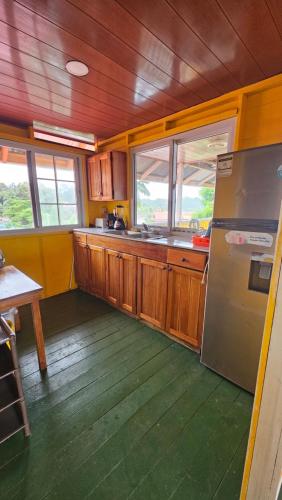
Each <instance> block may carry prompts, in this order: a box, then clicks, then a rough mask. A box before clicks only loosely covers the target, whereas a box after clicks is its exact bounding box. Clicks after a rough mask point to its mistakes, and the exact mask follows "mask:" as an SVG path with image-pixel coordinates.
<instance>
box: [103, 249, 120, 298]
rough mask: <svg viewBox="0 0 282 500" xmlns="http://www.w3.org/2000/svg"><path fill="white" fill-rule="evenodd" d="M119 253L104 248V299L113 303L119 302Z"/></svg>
mask: <svg viewBox="0 0 282 500" xmlns="http://www.w3.org/2000/svg"><path fill="white" fill-rule="evenodd" d="M119 257H120V254H119V253H118V252H115V251H114V250H108V249H106V250H105V259H106V299H107V300H108V301H109V302H112V304H114V305H118V304H119V293H120V290H119V288H120V286H119V280H120V271H119V269H120V258H119Z"/></svg>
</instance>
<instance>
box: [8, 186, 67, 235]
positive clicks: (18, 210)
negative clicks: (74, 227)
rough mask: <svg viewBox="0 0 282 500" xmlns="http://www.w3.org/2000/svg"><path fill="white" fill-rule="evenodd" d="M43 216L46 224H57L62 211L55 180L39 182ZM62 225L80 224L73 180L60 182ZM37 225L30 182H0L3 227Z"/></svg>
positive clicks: (22, 227)
mask: <svg viewBox="0 0 282 500" xmlns="http://www.w3.org/2000/svg"><path fill="white" fill-rule="evenodd" d="M39 182H41V183H40V184H39V195H40V201H41V202H42V203H44V205H41V216H42V222H43V225H44V226H52V225H57V224H58V223H59V220H58V211H57V207H56V205H52V203H56V202H57V195H56V188H55V182H54V181H49V180H46V181H45V180H44V181H39ZM58 191H59V200H60V202H61V203H62V205H60V219H61V224H66V225H68V224H76V223H77V211H76V206H75V203H76V197H75V184H74V183H73V182H63V181H62V182H58ZM31 227H34V224H33V213H32V204H31V199H30V191H29V184H28V182H21V183H18V184H15V183H12V184H9V185H7V184H4V183H0V229H24V228H31Z"/></svg>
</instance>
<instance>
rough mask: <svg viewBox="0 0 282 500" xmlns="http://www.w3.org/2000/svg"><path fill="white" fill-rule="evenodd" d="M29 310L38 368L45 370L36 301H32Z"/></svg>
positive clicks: (37, 302)
mask: <svg viewBox="0 0 282 500" xmlns="http://www.w3.org/2000/svg"><path fill="white" fill-rule="evenodd" d="M31 310H32V319H33V327H34V334H35V340H36V347H37V356H38V363H39V368H40V370H46V368H47V363H46V355H45V344H44V337H43V331H42V322H41V314H40V306H39V300H38V299H33V300H32V303H31Z"/></svg>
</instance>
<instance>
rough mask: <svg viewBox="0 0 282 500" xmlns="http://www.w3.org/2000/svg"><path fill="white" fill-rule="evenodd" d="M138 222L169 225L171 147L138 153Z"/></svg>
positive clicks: (136, 162)
mask: <svg viewBox="0 0 282 500" xmlns="http://www.w3.org/2000/svg"><path fill="white" fill-rule="evenodd" d="M135 169H136V170H135V172H136V221H137V224H142V223H143V222H145V223H146V224H150V225H155V226H167V225H168V194H169V147H168V146H164V147H161V148H157V149H151V150H148V151H144V152H141V153H140V154H136V160H135Z"/></svg>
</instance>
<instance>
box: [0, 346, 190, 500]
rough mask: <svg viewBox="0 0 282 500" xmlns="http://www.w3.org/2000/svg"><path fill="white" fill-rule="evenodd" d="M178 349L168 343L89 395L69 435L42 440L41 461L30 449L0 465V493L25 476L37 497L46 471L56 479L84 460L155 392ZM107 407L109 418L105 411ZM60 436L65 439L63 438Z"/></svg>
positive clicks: (22, 479) (19, 481) (11, 487)
mask: <svg viewBox="0 0 282 500" xmlns="http://www.w3.org/2000/svg"><path fill="white" fill-rule="evenodd" d="M178 351H179V349H178V346H175V345H173V346H171V347H170V346H169V347H167V348H166V349H165V350H163V351H161V352H160V353H159V354H157V355H156V356H154V358H152V359H151V360H149V361H148V362H147V363H146V364H145V365H142V366H141V367H140V368H138V369H137V370H135V372H134V373H132V374H131V375H129V376H128V377H127V378H126V379H123V381H122V382H121V383H119V384H117V385H115V386H114V387H113V388H112V389H109V391H106V392H104V393H103V394H101V395H100V396H99V397H98V398H96V400H94V399H92V398H91V399H90V401H89V404H88V406H84V407H83V411H82V418H81V416H79V419H78V427H77V428H76V427H75V429H73V427H74V417H73V419H72V421H71V422H70V423H71V425H70V427H71V435H67V436H66V437H65V433H63V432H62V433H58V435H56V439H54V438H53V439H52V440H51V441H49V440H48V439H46V440H45V445H44V446H43V445H42V443H41V447H40V449H41V451H42V450H44V453H42V456H41V460H40V463H38V458H37V453H35V455H33V454H31V453H29V459H28V464H26V462H23V461H22V460H21V458H20V459H16V460H15V461H13V462H10V463H9V464H8V466H7V467H5V468H4V469H1V470H0V493H2V492H7V491H8V492H10V491H11V490H12V491H13V490H14V489H15V488H16V487H17V484H19V487H20V491H19V494H20V493H21V491H22V488H23V486H24V483H25V478H26V477H28V485H29V486H30V485H31V484H32V485H33V487H34V488H35V490H36V494H35V498H36V495H38V492H39V491H44V488H46V487H48V486H50V482H49V484H48V485H47V484H46V481H45V479H46V474H47V475H48V477H50V478H52V481H56V480H58V479H60V478H61V477H62V473H63V471H64V470H65V468H67V470H70V468H72V467H73V465H74V464H79V463H80V462H81V463H82V462H83V461H85V458H87V457H88V456H89V454H91V452H92V450H93V447H94V449H95V448H97V446H98V444H99V442H100V441H102V442H103V441H104V440H105V439H106V438H107V435H108V434H107V433H106V432H105V431H106V429H108V431H107V432H108V433H111V432H113V431H114V429H115V427H116V426H118V427H119V426H120V425H121V424H122V422H123V421H126V420H127V419H128V418H129V417H130V416H131V415H132V413H134V412H135V411H136V407H138V406H139V405H140V404H141V403H142V402H143V401H144V400H145V401H146V400H147V399H149V398H150V397H151V392H152V393H154V391H156V390H157V389H158V385H159V384H162V383H163V377H164V376H165V377H169V376H170V368H169V367H171V369H172V367H173V366H174V365H175V361H176V359H177V358H178ZM183 354H185V353H182V355H183ZM156 380H157V382H156ZM111 410H112V411H111ZM110 411H111V418H110V417H109V415H108V413H109V412H110ZM109 421H110V422H111V424H110V425H109V423H108V422H109ZM79 426H80V427H79ZM52 430H53V426H52V427H51V431H52ZM62 440H64V441H65V440H66V441H67V442H66V443H65V442H64V441H63V442H62ZM10 474H13V478H14V484H12V485H11V484H9V483H8V482H7V481H6V478H7V476H10ZM27 494H28V492H26V495H27ZM27 498H33V496H29V495H28V496H27Z"/></svg>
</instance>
